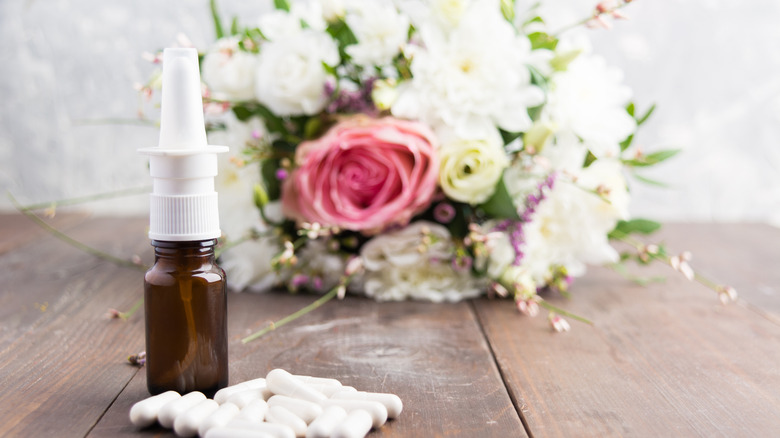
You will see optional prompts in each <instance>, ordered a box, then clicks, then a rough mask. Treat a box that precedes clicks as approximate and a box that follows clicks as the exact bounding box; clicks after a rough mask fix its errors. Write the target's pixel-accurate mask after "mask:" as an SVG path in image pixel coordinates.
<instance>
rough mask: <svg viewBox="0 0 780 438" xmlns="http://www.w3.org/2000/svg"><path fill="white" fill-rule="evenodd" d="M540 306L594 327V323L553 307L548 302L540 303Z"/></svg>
mask: <svg viewBox="0 0 780 438" xmlns="http://www.w3.org/2000/svg"><path fill="white" fill-rule="evenodd" d="M539 305H540V306H542V307H544V308H545V309H547V310H552V311H553V312H555V313H560V314H561V315H563V316H567V317H569V318H571V319H576V320H577V321H580V322H584V323H585V324H590V325H593V321H591V320H589V319H587V318H583V317H582V316H579V315H576V314H574V313H571V312H568V311H566V310H563V309H561V308H560V307H557V306H553V305H552V304H550V303H548V302H547V301H544V300H542V301H539Z"/></svg>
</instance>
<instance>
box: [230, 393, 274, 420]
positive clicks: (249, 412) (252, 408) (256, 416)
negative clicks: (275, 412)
mask: <svg viewBox="0 0 780 438" xmlns="http://www.w3.org/2000/svg"><path fill="white" fill-rule="evenodd" d="M266 412H268V403H266V402H265V400H263V399H257V400H253V401H252V402H251V403H249V404H248V405H246V406H244V407H243V409H241V413H240V414H238V416H237V417H236V418H238V419H241V420H247V421H255V422H258V423H260V422H262V421H263V420H265V414H266Z"/></svg>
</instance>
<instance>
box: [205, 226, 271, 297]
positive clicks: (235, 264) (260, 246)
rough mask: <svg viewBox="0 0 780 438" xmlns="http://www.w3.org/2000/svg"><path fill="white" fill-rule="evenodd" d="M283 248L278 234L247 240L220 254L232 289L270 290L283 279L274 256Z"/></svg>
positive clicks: (222, 265) (221, 264) (221, 262)
mask: <svg viewBox="0 0 780 438" xmlns="http://www.w3.org/2000/svg"><path fill="white" fill-rule="evenodd" d="M279 251H280V248H279V241H278V240H277V238H276V237H263V238H260V239H258V240H250V241H247V242H243V243H241V244H239V245H236V246H234V247H232V248H230V249H229V250H228V251H225V252H224V253H223V254H222V255H221V256H220V262H219V264H220V266H221V267H222V269H224V270H225V273H226V274H227V277H228V279H229V281H228V285H229V287H230V288H231V289H232V290H235V291H242V290H244V289H248V290H250V291H252V292H266V291H268V290H269V289H271V288H272V287H274V286H275V285H277V284H278V283H279V282H280V280H281V279H280V278H279V276H278V275H277V273H276V272H275V271H274V269H273V267H272V265H271V259H273V257H274V256H276V254H278V253H279Z"/></svg>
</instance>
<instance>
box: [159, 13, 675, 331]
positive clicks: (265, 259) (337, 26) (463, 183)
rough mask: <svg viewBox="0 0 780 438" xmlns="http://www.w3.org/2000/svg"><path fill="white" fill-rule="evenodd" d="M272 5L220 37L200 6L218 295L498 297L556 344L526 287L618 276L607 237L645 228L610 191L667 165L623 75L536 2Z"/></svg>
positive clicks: (596, 16)
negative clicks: (217, 214) (215, 152)
mask: <svg viewBox="0 0 780 438" xmlns="http://www.w3.org/2000/svg"><path fill="white" fill-rule="evenodd" d="M628 2H629V0H615V1H612V2H610V1H604V2H601V3H599V4H598V5H597V6H595V8H594V10H593V14H592V15H591V16H589V17H586V19H585V20H583V21H582V22H580V23H576V24H578V25H580V24H581V25H584V26H593V25H603V24H608V23H607V21H608V20H611V19H613V18H619V17H620V13H619V9H620V8H622V7H623V6H624V5H625V4H626V3H628ZM274 4H275V10H274V11H272V12H270V13H268V14H265V15H263V16H261V17H260V18H259V21H257V22H255V24H254V25H252V26H246V27H245V26H240V25H239V24H238V22H237V21H236V20H234V21H233V25H232V26H231V27H230V29H229V31H228V30H226V28H225V27H223V25H222V22H221V19H220V17H219V15H218V14H217V13H216V5H215V3H214V2H213V1H212V4H211V6H212V11H213V12H214V20H215V24H216V30H217V36H218V40H217V41H216V42H215V43H214V44H213V45H212V46H211V47H209V48H208V49H207V50H206V51H205V53H204V54H203V56H202V63H201V71H202V78H203V81H204V83H205V87H204V101H205V102H206V111H207V114H209V115H211V116H212V117H210V126H211V128H214V129H213V134H214V135H218V131H220V130H222V131H224V132H225V133H226V134H227V135H228V136H229V138H231V139H232V140H233V141H232V142H230V143H229V144H233V145H236V144H237V143H238V142H240V144H243V145H244V147H243V150H242V151H241V152H240V153H238V154H236V155H234V156H233V157H232V159H231V160H230V161H226V162H225V163H223V164H222V169H220V175H221V176H220V181H219V187H218V190H219V192H220V196H221V200H220V203H221V207H222V209H223V211H222V214H221V217H222V225H223V231H224V232H225V234H226V236H227V238H228V241H227V243H226V246H225V250H224V252H223V253H222V255H221V258H222V262H221V264H222V266H223V267H224V268H225V269H226V271H227V272H228V277H229V278H230V281H231V285H232V287H233V288H235V289H238V290H244V289H247V290H252V291H264V290H268V289H270V288H272V287H279V286H285V287H287V288H289V289H290V290H292V291H296V290H299V289H307V290H311V291H316V292H325V293H327V294H326V297H325V298H328V299H329V298H332V297H333V296H340V297H343V295H344V294H345V293H346V291H348V290H349V291H351V292H355V293H363V294H365V295H367V296H369V297H372V298H374V299H376V300H402V299H407V298H411V299H422V300H430V301H435V302H441V301H458V300H462V299H465V298H471V297H476V296H479V295H481V294H497V295H499V296H509V297H512V298H513V299H514V302H515V303H516V305H517V308H518V309H519V310H520V311H522V312H524V313H527V314H530V315H533V314H536V313H538V311H539V308H540V307H544V308H547V309H548V310H550V311H551V312H553V313H552V314H551V322H553V327H554V328H556V329H559V330H560V329H563V328H566V327H567V325H566V324H565V321H564V322H563V323H562V322H561V321H562V320H561V319H560V314H564V315H566V312H563V311H561V310H560V309H557V308H555V307H553V306H552V305H550V304H549V303H548V302H546V301H545V300H544V299H543V298H542V297H540V296H539V294H538V293H537V292H538V291H541V290H544V289H556V290H559V291H562V292H565V291H566V290H567V289H568V287H569V285H570V283H571V281H572V278H573V277H577V276H580V275H582V274H583V273H584V272H585V267H586V264H604V263H615V262H618V261H619V260H620V259H621V255H620V254H619V253H618V252H617V251H616V250H615V249H613V247H612V246H611V245H610V238H611V237H618V238H628V236H629V234H631V233H633V232H649V231H652V230H654V229H655V228H657V227H658V224H655V223H653V222H650V221H646V220H636V219H635V220H630V218H629V213H628V203H629V198H630V196H629V192H628V190H627V181H626V176H627V175H629V174H633V173H634V171H635V170H636V169H637V168H640V167H644V166H649V165H653V164H656V163H658V162H661V161H663V160H665V159H666V158H669V157H671V156H672V155H674V153H675V152H676V151H674V150H663V151H658V152H654V153H649V154H646V153H643V152H642V151H641V150H640V149H639V148H638V147H636V146H635V145H633V144H632V140H633V138H634V133H635V131H636V130H637V128H638V127H639V126H640V125H641V124H642V122H644V121H645V120H646V119H647V117H648V116H649V115H650V113H651V112H652V108H650V110H648V111H646V112H643V114H641V115H640V114H639V113H637V112H635V107H634V104H633V103H631V101H630V99H631V90H630V89H629V88H628V87H627V86H625V85H624V84H623V83H622V82H621V81H622V76H621V73H620V71H618V70H616V69H614V68H612V67H609V66H608V65H607V64H606V63H605V61H604V59H602V58H601V57H599V56H597V55H594V54H592V53H591V49H590V47H589V44H588V41H587V40H586V39H583V38H582V34H576V35H574V36H572V37H566V36H565V35H566V34H564V35H563V36H562V35H561V34H560V33H559V32H558V33H556V32H553V30H551V29H549V28H548V26H547V25H546V24H545V18H544V16H543V13H542V12H541V8H540V7H539V5H538V4H537V5H534V6H527V5H526V6H524V7H520V6H519V5H517V6H516V5H515V4H514V1H511V0H501V1H499V0H486V1H477V0H472V1H469V0H449V1H447V0H428V1H424V0H396V1H394V2H390V1H381V0H338V1H336V0H321V1H316V0H315V1H307V2H296V3H294V4H289V3H288V2H287V1H285V0H276V1H275V2H274ZM153 82H154V81H152V82H150V84H152V83H153ZM150 87H151V85H148V86H146V87H145V90H146V91H149V90H150V89H151V88H150ZM223 135H225V134H223ZM638 178H640V180H644V178H642V177H641V176H638ZM648 255H649V256H650V258H651V259H652V258H664V259H667V260H669V259H670V258H669V257H668V256H666V254H665V253H664V250H663V248H658V247H642V248H641V251H639V253H637V258H640V259H641V258H642V256H644V260H647V257H648ZM677 262H678V263H677V265H678V267H680V266H681V265H682V267H680V269H682V270H684V269H689V268H688V267H687V265H685V264H684V262H685V261H684V260H683V259H679V258H678V260H677Z"/></svg>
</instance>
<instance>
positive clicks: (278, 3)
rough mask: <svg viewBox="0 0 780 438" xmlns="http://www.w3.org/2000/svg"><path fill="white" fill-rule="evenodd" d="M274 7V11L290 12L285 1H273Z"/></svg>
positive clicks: (288, 3)
mask: <svg viewBox="0 0 780 438" xmlns="http://www.w3.org/2000/svg"><path fill="white" fill-rule="evenodd" d="M274 7H275V8H276V9H281V10H283V11H287V12H290V2H289V1H287V0H274Z"/></svg>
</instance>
